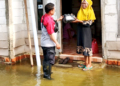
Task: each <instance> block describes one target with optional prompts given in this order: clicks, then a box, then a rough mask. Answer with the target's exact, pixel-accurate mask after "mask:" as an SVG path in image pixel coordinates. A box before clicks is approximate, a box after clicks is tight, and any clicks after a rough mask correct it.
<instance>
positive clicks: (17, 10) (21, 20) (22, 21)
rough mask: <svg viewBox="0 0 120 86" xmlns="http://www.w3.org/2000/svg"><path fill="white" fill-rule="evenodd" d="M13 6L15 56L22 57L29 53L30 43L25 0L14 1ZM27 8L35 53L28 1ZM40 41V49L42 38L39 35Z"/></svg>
mask: <svg viewBox="0 0 120 86" xmlns="http://www.w3.org/2000/svg"><path fill="white" fill-rule="evenodd" d="M12 4H13V5H12V8H13V9H12V10H13V52H14V56H16V55H20V54H24V53H29V43H28V34H27V25H26V16H25V5H24V0H13V1H12ZM35 5H37V3H35ZM27 6H28V17H29V26H30V33H31V41H32V51H33V53H34V52H35V48H34V40H33V31H32V22H31V15H30V7H29V0H27ZM36 9H37V8H36ZM36 14H37V13H36ZM36 23H37V22H36ZM38 41H39V47H40V36H39V35H38ZM40 52H41V51H40ZM12 58H14V57H12Z"/></svg>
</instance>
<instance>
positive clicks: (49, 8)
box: [41, 3, 63, 79]
mask: <svg viewBox="0 0 120 86" xmlns="http://www.w3.org/2000/svg"><path fill="white" fill-rule="evenodd" d="M45 12H46V14H45V15H43V16H42V17H41V30H42V35H41V47H42V50H43V56H44V60H43V72H44V78H46V79H51V67H52V65H54V63H55V46H56V48H57V49H60V48H61V46H60V44H59V43H58V41H57V40H56V38H57V32H56V30H55V21H54V20H53V18H52V15H54V13H55V8H54V4H53V3H48V4H46V5H45ZM62 18H63V16H61V17H60V18H59V19H57V20H56V21H60V20H62Z"/></svg>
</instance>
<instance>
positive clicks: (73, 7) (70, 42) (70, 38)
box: [60, 0, 102, 60]
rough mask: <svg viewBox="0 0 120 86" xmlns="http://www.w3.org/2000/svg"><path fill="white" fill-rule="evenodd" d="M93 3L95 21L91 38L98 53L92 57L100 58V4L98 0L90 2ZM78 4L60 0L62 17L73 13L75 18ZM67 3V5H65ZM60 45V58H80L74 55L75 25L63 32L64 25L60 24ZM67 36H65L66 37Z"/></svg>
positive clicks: (75, 41) (71, 24) (78, 7)
mask: <svg viewBox="0 0 120 86" xmlns="http://www.w3.org/2000/svg"><path fill="white" fill-rule="evenodd" d="M92 1H93V3H94V4H93V9H94V12H95V15H96V21H95V23H94V24H93V25H92V26H91V29H92V38H95V39H97V42H98V47H99V53H98V54H94V55H93V57H97V58H102V39H101V38H102V37H101V36H102V33H101V30H102V28H101V4H100V0H92ZM80 2H81V0H62V15H63V14H67V13H73V14H74V15H75V16H77V12H78V11H79V9H80ZM66 3H67V5H66ZM62 24H63V26H62V30H63V31H62V33H63V34H62V44H63V53H62V54H61V55H60V57H61V58H62V57H66V56H69V57H76V60H77V57H80V58H82V57H83V55H82V54H77V53H76V47H77V34H76V33H77V24H73V23H70V24H69V25H68V27H70V28H71V29H70V30H65V29H64V28H65V26H66V24H65V23H62ZM66 34H67V35H66Z"/></svg>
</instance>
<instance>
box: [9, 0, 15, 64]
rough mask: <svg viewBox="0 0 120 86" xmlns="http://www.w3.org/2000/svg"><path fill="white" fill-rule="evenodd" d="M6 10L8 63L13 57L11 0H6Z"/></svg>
mask: <svg viewBox="0 0 120 86" xmlns="http://www.w3.org/2000/svg"><path fill="white" fill-rule="evenodd" d="M8 6H9V8H8V10H9V12H8V13H9V21H8V22H9V23H8V25H9V29H8V30H9V53H10V62H11V58H13V57H14V51H13V50H14V49H13V17H12V16H13V14H12V0H8Z"/></svg>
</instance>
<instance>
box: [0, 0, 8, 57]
mask: <svg viewBox="0 0 120 86" xmlns="http://www.w3.org/2000/svg"><path fill="white" fill-rule="evenodd" d="M6 5H7V2H5V0H0V56H9V40H8V26H7V15H6V11H7V8H6V7H7V6H6Z"/></svg>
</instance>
